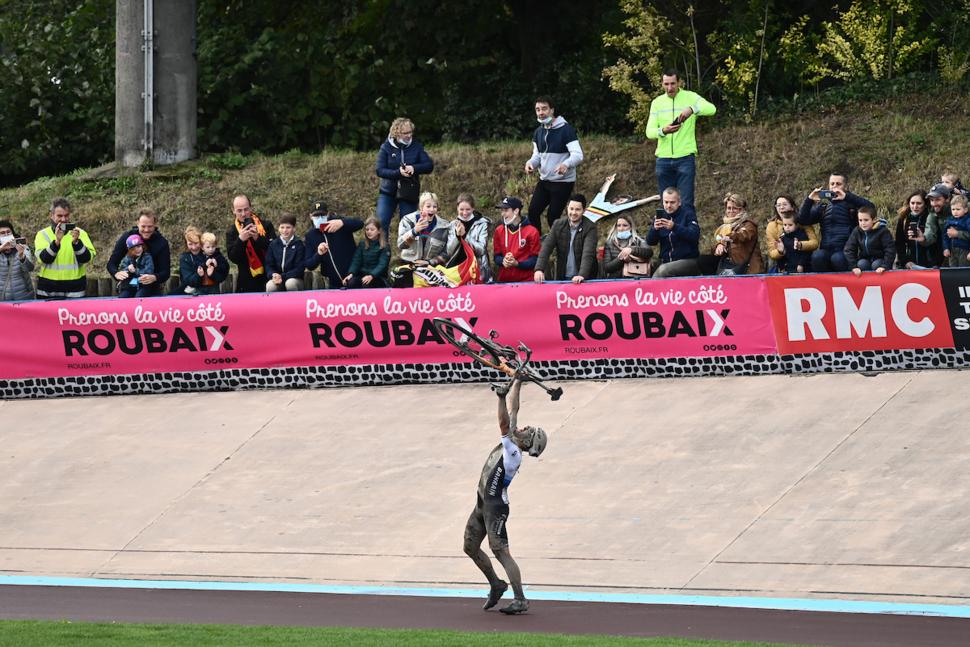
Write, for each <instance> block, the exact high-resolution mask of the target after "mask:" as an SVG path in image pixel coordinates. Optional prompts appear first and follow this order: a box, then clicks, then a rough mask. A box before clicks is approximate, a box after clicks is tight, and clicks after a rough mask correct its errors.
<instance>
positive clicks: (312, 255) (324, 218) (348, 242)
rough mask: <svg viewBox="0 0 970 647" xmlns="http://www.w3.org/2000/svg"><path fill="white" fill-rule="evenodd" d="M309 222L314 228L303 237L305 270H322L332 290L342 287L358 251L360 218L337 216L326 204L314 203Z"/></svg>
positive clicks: (319, 201)
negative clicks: (357, 239) (355, 239)
mask: <svg viewBox="0 0 970 647" xmlns="http://www.w3.org/2000/svg"><path fill="white" fill-rule="evenodd" d="M310 220H311V221H312V222H313V227H312V228H311V229H310V231H308V232H307V233H306V236H304V237H303V241H304V250H305V254H306V269H308V270H310V271H311V272H312V271H313V270H315V269H317V267H319V268H320V274H321V275H323V276H325V277H327V283H328V284H329V285H330V287H331V288H340V287H343V280H344V277H345V276H347V274H348V271H349V270H350V262H351V261H352V260H354V252H355V251H356V250H357V243H356V242H355V241H354V232H355V231H357V230H358V229H360V228H362V227H363V226H364V223H363V222H361V220H359V219H358V218H348V217H346V216H337V215H335V214H334V212H333V211H330V210H329V209H328V208H327V204H326V203H325V202H324V201H323V200H315V201H314V202H313V207H312V209H311V210H310Z"/></svg>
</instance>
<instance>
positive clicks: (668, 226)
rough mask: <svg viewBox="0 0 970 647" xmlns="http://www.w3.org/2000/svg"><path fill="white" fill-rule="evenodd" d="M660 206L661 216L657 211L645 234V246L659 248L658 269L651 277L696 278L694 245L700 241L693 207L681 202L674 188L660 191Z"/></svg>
mask: <svg viewBox="0 0 970 647" xmlns="http://www.w3.org/2000/svg"><path fill="white" fill-rule="evenodd" d="M663 205H664V206H663V210H664V214H662V215H661V214H660V213H659V211H660V210H659V209H658V210H657V211H658V213H657V217H656V218H654V221H653V226H651V227H650V230H649V231H648V232H647V244H648V245H650V246H653V245H657V244H659V245H660V267H659V268H657V271H656V272H655V273H654V276H655V277H656V278H665V277H670V276H696V275H697V274H699V273H700V267H699V266H698V264H697V257H698V256H700V251H699V250H698V248H697V245H698V243H699V242H700V239H701V228H700V226H699V225H698V224H697V215H696V214H695V213H694V208H693V207H691V206H690V205H686V204H682V203H681V201H680V191H678V190H677V189H675V188H674V187H668V188H667V189H666V190H664V192H663Z"/></svg>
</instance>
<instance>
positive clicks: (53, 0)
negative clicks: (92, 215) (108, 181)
mask: <svg viewBox="0 0 970 647" xmlns="http://www.w3.org/2000/svg"><path fill="white" fill-rule="evenodd" d="M114 4H115V3H114V0H88V1H86V2H77V1H76V0H46V1H44V2H39V1H36V0H4V1H3V2H0V184H7V183H10V182H12V181H16V180H17V179H20V178H27V177H36V176H38V175H44V174H51V173H63V172H65V171H68V170H70V169H73V168H75V167H77V166H79V165H82V164H91V163H92V162H99V161H102V160H106V159H108V157H109V156H110V155H111V154H112V153H113V137H114V118H113V117H114V24H115V22H114Z"/></svg>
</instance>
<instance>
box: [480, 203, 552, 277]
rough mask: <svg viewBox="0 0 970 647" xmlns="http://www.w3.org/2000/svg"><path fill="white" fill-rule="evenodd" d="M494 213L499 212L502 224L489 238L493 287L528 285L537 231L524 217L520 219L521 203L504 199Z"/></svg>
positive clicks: (533, 269) (531, 272) (536, 252)
mask: <svg viewBox="0 0 970 647" xmlns="http://www.w3.org/2000/svg"><path fill="white" fill-rule="evenodd" d="M496 208H497V209H501V210H502V224H500V225H499V226H498V227H496V229H495V234H494V235H493V236H492V251H493V253H494V254H495V265H496V266H497V268H498V272H497V274H496V279H495V280H496V282H497V283H519V282H525V281H531V280H532V277H533V274H534V272H535V267H536V261H537V260H538V258H539V247H540V243H539V230H538V229H536V228H535V226H533V225H532V224H531V223H530V222H529V218H528V217H523V216H522V201H521V200H519V199H518V198H512V197H506V198H505V199H504V200H502V201H501V202H500V203H499V204H497V205H496Z"/></svg>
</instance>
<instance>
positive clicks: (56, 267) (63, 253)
mask: <svg viewBox="0 0 970 647" xmlns="http://www.w3.org/2000/svg"><path fill="white" fill-rule="evenodd" d="M56 239H57V236H56V235H55V234H54V228H53V227H47V228H46V229H41V230H40V231H38V232H37V235H36V236H35V237H34V250H35V254H37V276H38V277H42V278H45V279H49V280H51V281H76V280H77V279H80V278H84V277H85V276H86V275H87V269H86V268H87V263H78V262H77V256H75V254H74V245H73V244H72V243H73V239H72V238H71V235H70V233H66V234H64V236H63V237H62V238H61V248H60V249H59V250H57V257H56V258H54V262H53V263H49V264H48V263H44V262H43V261H42V260H40V254H41V252H43V251H44V250H46V249H47V248H49V247H50V246H51V241H54V240H56ZM78 240H80V241H81V243H82V244H83V245H84V246H85V247H87V248H88V251H89V252H91V258H94V255H95V254H96V252H95V251H94V243H92V242H91V238H90V237H88V232H86V231H84V230H83V229H81V233H80V235H79V237H78Z"/></svg>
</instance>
